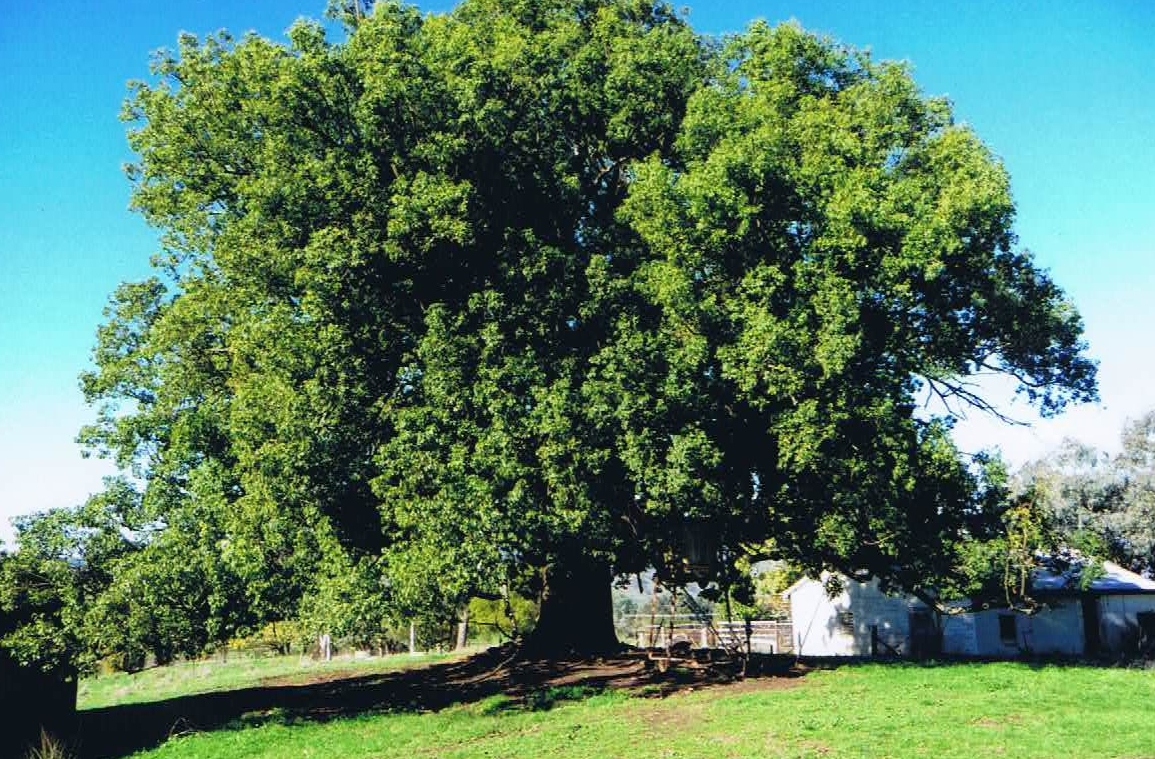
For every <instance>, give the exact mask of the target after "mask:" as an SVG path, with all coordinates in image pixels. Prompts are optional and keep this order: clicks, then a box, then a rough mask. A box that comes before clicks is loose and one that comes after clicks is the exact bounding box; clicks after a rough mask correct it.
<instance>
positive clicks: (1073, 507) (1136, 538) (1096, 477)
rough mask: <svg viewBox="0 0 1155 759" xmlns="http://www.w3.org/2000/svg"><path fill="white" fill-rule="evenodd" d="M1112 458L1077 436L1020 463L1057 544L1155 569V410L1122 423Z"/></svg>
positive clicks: (1133, 566) (1140, 569) (1147, 571)
mask: <svg viewBox="0 0 1155 759" xmlns="http://www.w3.org/2000/svg"><path fill="white" fill-rule="evenodd" d="M1120 443H1121V445H1120V452H1119V453H1118V454H1117V455H1114V456H1111V455H1109V454H1107V453H1105V452H1103V451H1100V450H1098V449H1096V448H1094V447H1092V446H1089V445H1086V444H1084V443H1080V442H1078V441H1076V440H1070V439H1069V440H1065V441H1064V442H1063V444H1062V445H1061V446H1060V447H1059V449H1058V450H1057V451H1055V452H1054V453H1052V454H1051V455H1049V456H1046V457H1044V458H1042V459H1040V460H1038V461H1034V462H1031V463H1030V464H1028V465H1026V466H1025V467H1023V469H1022V471H1021V472H1020V473H1019V477H1020V479H1021V480H1022V481H1023V483H1025V484H1026V485H1027V486H1029V487H1032V488H1034V489H1036V490H1037V491H1038V492H1039V493H1040V494H1041V496H1042V503H1043V506H1044V508H1045V510H1046V513H1047V515H1048V518H1049V519H1050V520H1051V523H1052V525H1053V529H1054V531H1055V532H1056V533H1057V535H1058V536H1059V539H1060V540H1061V542H1063V543H1064V544H1065V545H1067V546H1070V547H1072V548H1076V549H1079V550H1081V551H1083V552H1085V553H1088V554H1090V555H1094V556H1098V557H1099V558H1104V559H1111V560H1113V561H1117V562H1119V563H1120V564H1123V565H1124V566H1128V567H1130V568H1131V569H1133V570H1135V571H1137V572H1143V573H1145V574H1150V573H1151V572H1152V570H1153V569H1155V412H1148V413H1147V414H1144V415H1143V416H1141V417H1140V418H1138V419H1135V420H1132V421H1130V422H1128V423H1127V425H1126V426H1125V427H1124V429H1123V431H1122V434H1121V440H1120Z"/></svg>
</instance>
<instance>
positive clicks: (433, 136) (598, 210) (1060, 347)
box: [83, 0, 1095, 654]
mask: <svg viewBox="0 0 1155 759" xmlns="http://www.w3.org/2000/svg"><path fill="white" fill-rule="evenodd" d="M290 40H291V43H290V45H288V46H281V45H277V44H274V43H272V42H270V41H268V40H265V39H262V38H259V37H256V36H249V37H246V38H245V39H243V40H241V41H239V42H237V41H234V40H232V39H231V38H229V37H227V36H218V37H212V38H209V39H206V40H203V41H202V40H197V39H195V38H193V37H191V36H185V37H182V39H181V42H180V47H179V50H178V51H177V53H176V54H174V55H171V56H169V55H165V56H161V57H160V58H159V59H158V60H157V62H156V65H155V67H154V74H155V76H156V78H155V80H154V81H153V82H152V83H149V84H146V83H139V84H137V85H135V86H134V89H133V94H132V97H131V98H130V101H129V103H128V105H127V107H126V118H127V119H128V120H129V121H130V122H131V123H132V124H133V125H134V126H133V131H132V132H131V136H130V142H131V144H132V147H133V149H134V150H135V151H136V152H137V153H138V155H139V161H138V162H137V164H136V165H135V166H133V167H132V169H131V171H130V176H131V178H132V179H133V182H134V191H133V204H134V207H135V208H137V209H138V210H139V211H140V212H141V213H142V214H143V215H144V217H145V218H146V219H147V220H148V221H149V222H150V223H152V224H154V225H156V226H157V227H158V228H160V229H161V231H162V241H163V245H164V250H163V252H162V253H161V254H160V255H158V256H157V259H156V263H157V266H158V271H159V273H158V276H157V277H156V278H154V279H152V280H149V281H147V282H144V283H139V284H131V285H126V286H124V287H122V288H121V289H120V290H118V292H117V294H116V295H115V297H114V299H113V303H112V306H111V307H110V310H109V313H108V321H107V323H106V324H105V325H104V326H103V327H102V328H101V331H100V334H99V342H98V347H97V349H96V354H95V358H96V364H97V369H96V370H95V371H94V372H92V373H91V374H88V375H85V377H84V379H83V381H84V387H85V391H86V393H87V395H88V397H89V399H90V400H91V401H92V402H94V403H97V404H102V411H101V415H100V418H99V419H98V421H97V423H96V424H95V425H94V426H92V427H91V428H89V429H87V430H86V431H85V432H84V433H83V439H84V440H85V442H87V443H88V444H89V445H90V446H92V447H94V448H95V449H96V450H98V451H100V452H102V453H105V454H107V455H112V456H115V457H117V459H118V460H119V461H120V462H121V463H122V464H123V465H125V466H132V467H135V471H136V472H137V473H138V474H139V475H140V476H141V477H142V478H143V479H144V480H145V483H146V487H145V490H144V494H143V504H144V509H145V511H146V513H147V514H148V515H149V518H150V519H151V520H152V521H153V522H154V523H155V524H156V525H158V527H159V528H160V529H163V530H164V531H166V532H181V533H187V534H191V533H192V532H194V531H195V529H196V527H195V525H198V524H200V523H201V521H200V520H197V519H186V518H185V517H186V516H190V515H194V514H197V513H199V511H200V510H202V509H207V510H209V511H211V512H212V514H213V517H212V518H209V519H206V520H204V521H207V522H208V523H210V524H213V525H216V528H215V529H218V530H219V533H216V537H217V543H216V545H217V546H218V547H219V549H220V559H221V561H222V562H223V565H224V566H225V567H227V569H228V571H229V572H232V573H234V574H235V575H236V576H238V577H239V578H241V581H242V585H243V587H244V589H245V597H246V602H247V607H248V609H249V610H250V611H251V613H252V614H254V615H255V616H256V617H258V618H262V619H271V618H277V617H278V616H287V615H294V614H296V613H297V612H298V611H299V604H300V600H301V599H302V598H303V597H307V596H308V595H309V594H310V593H311V592H313V589H314V588H315V587H316V581H315V577H316V576H317V572H318V567H322V566H324V565H325V563H326V562H335V561H339V559H340V557H342V556H345V557H347V558H348V560H349V561H350V562H352V565H354V566H362V564H360V562H362V561H364V560H366V557H369V558H371V560H372V561H374V562H379V563H378V564H377V566H378V567H379V571H380V572H381V573H382V575H383V576H385V577H387V578H388V586H389V588H388V593H386V594H383V596H382V598H383V600H388V601H389V602H390V603H391V604H394V605H395V608H399V609H401V608H407V609H415V608H418V607H419V606H420V605H421V604H434V605H437V606H439V607H441V608H449V609H455V608H460V607H461V606H462V605H463V604H464V603H466V601H467V600H468V598H469V597H471V596H489V597H498V596H499V595H500V592H501V591H502V590H503V589H505V590H506V591H510V590H512V591H520V592H524V593H526V594H529V595H531V596H536V597H539V598H540V599H541V613H540V619H539V620H538V622H537V625H536V627H535V628H534V632H533V634H532V636H531V639H530V640H529V641H528V649H529V650H530V651H533V652H537V653H544V654H548V653H553V652H557V651H562V650H573V649H579V650H584V651H594V650H601V649H606V648H610V647H612V646H615V645H616V641H615V639H614V634H613V616H612V609H611V603H610V593H609V585H610V577H611V575H612V574H613V573H621V572H632V571H638V570H641V569H643V568H645V567H647V566H653V567H655V568H656V569H657V570H658V573H659V576H660V577H661V578H663V579H664V580H665V581H667V582H671V583H677V582H680V581H684V580H686V579H690V578H696V579H700V580H702V581H707V580H709V579H716V580H718V581H720V582H721V583H722V584H723V585H725V584H726V583H728V582H729V581H730V579H731V578H733V577H735V576H736V573H735V571H734V565H735V562H736V561H738V560H739V559H741V558H743V557H744V556H746V555H748V554H750V553H751V552H755V551H757V549H756V548H755V547H757V546H763V545H766V541H767V540H768V539H772V543H771V545H773V547H774V553H775V554H776V556H777V557H778V558H783V559H787V560H790V561H791V562H793V563H794V564H795V565H797V566H798V567H800V568H803V569H808V570H817V569H821V568H826V567H829V568H837V569H856V570H858V569H860V570H866V571H869V572H872V573H875V574H878V575H879V576H882V577H884V578H886V579H887V580H888V581H894V582H900V583H903V584H906V585H918V584H920V583H924V582H926V581H927V579H928V578H932V577H942V576H944V575H947V574H949V573H951V572H954V571H956V569H957V566H956V564H957V560H958V555H957V551H955V546H956V544H957V542H958V540H959V536H960V535H964V534H969V535H974V534H977V532H979V531H981V527H982V526H981V524H979V523H980V522H982V521H983V519H984V518H985V517H989V514H984V510H983V505H984V499H985V498H986V497H987V495H988V494H989V492H990V490H989V488H986V487H985V486H984V485H983V482H982V479H981V477H979V476H978V475H977V474H976V472H975V471H974V470H973V469H972V468H971V467H969V466H968V464H966V463H965V462H963V461H962V460H961V459H960V457H959V455H958V452H957V451H956V450H955V448H954V446H953V445H952V443H951V441H950V438H949V424H950V422H949V418H947V419H927V418H925V415H923V414H920V413H919V412H918V401H917V399H918V397H919V395H920V394H921V393H931V394H934V395H935V396H937V397H938V398H940V399H941V400H942V401H943V402H944V403H945V404H947V408H948V409H951V408H955V407H956V406H955V404H964V405H967V404H969V405H971V406H977V407H979V408H984V409H990V408H991V407H990V404H988V403H987V402H986V401H985V400H984V399H983V398H982V397H981V396H979V395H978V394H977V393H976V392H975V391H974V390H973V388H972V386H971V385H970V384H969V383H968V381H967V377H968V376H970V375H971V374H973V373H975V372H979V371H995V372H1001V373H1004V374H1008V375H1010V376H1012V377H1014V378H1015V379H1016V380H1017V382H1018V385H1019V391H1020V392H1021V393H1023V394H1024V395H1025V396H1026V397H1027V398H1029V399H1030V400H1031V401H1033V402H1035V403H1037V404H1038V405H1039V407H1040V409H1041V411H1042V412H1043V413H1044V414H1051V413H1056V412H1058V411H1059V410H1061V409H1062V408H1063V407H1064V405H1065V404H1066V403H1067V402H1069V401H1072V400H1076V401H1078V400H1086V399H1089V398H1093V397H1094V396H1095V379H1094V377H1095V371H1094V365H1093V364H1092V363H1091V362H1089V361H1088V360H1087V359H1086V358H1085V357H1084V356H1083V354H1082V351H1083V349H1084V345H1083V343H1082V342H1081V337H1080V333H1081V322H1080V319H1079V317H1078V314H1077V313H1076V311H1075V309H1074V308H1073V306H1072V305H1071V304H1070V303H1069V301H1068V300H1067V299H1066V298H1065V296H1064V295H1063V293H1062V292H1061V290H1059V288H1058V287H1057V286H1056V285H1055V284H1054V283H1053V282H1051V281H1050V279H1049V278H1048V277H1047V276H1046V274H1045V273H1043V272H1041V271H1040V270H1038V269H1037V268H1036V267H1035V266H1034V265H1033V263H1032V261H1031V258H1030V256H1029V255H1027V254H1025V253H1022V252H1019V251H1016V250H1015V249H1014V243H1015V240H1014V236H1013V233H1012V228H1011V225H1012V221H1013V215H1014V208H1013V204H1012V202H1011V198H1010V192H1009V182H1008V179H1007V176H1006V174H1005V172H1004V171H1003V169H1002V167H1001V165H1000V164H999V163H998V162H997V161H996V160H995V159H994V158H993V157H992V156H991V154H990V152H989V151H988V150H987V149H986V148H985V147H984V146H983V145H982V143H981V142H980V141H979V140H978V139H977V138H976V137H975V136H974V134H973V133H971V132H970V130H969V129H967V128H965V127H961V126H958V125H956V124H954V123H953V120H952V117H951V113H950V108H949V105H948V104H947V103H946V102H945V101H941V100H935V99H927V98H925V97H923V96H922V95H921V93H920V92H919V91H918V89H917V87H916V86H915V84H914V83H913V82H912V81H911V79H910V76H909V74H908V72H907V71H906V69H905V68H904V67H903V66H901V65H898V64H891V63H875V62H873V61H872V60H871V59H870V58H869V57H868V56H867V55H866V54H864V53H861V52H858V51H855V50H853V49H850V48H845V47H842V46H840V45H837V44H834V43H832V42H830V41H827V40H823V39H819V38H817V37H814V36H812V35H809V34H807V33H805V32H803V31H802V30H800V29H799V28H797V27H795V26H789V25H788V26H782V27H778V28H771V27H769V26H766V25H765V24H755V25H753V26H751V27H750V29H749V30H748V31H747V32H745V33H744V34H740V35H736V36H734V37H732V38H729V39H727V40H724V41H717V40H713V39H709V38H704V37H702V36H700V35H697V34H695V33H694V32H693V30H692V29H690V28H689V27H688V26H687V25H686V23H685V22H684V21H683V20H682V19H681V18H680V17H679V16H678V15H677V14H676V13H674V12H673V11H672V10H671V9H670V8H669V7H668V6H666V5H664V4H661V3H652V2H648V1H642V0H601V1H597V0H548V1H546V2H532V3H531V2H524V1H521V0H466V1H465V2H463V3H462V4H461V5H460V6H459V7H458V8H457V9H456V10H454V11H453V12H451V13H448V14H441V15H426V16H422V15H421V14H420V13H419V12H418V11H416V10H415V9H413V8H410V7H406V6H403V5H400V4H397V3H393V2H380V3H378V4H377V5H376V7H375V8H374V10H373V13H372V14H371V15H369V16H367V17H364V18H358V19H357V20H356V23H355V24H350V28H349V37H348V39H347V41H344V42H340V43H332V42H329V41H327V40H326V39H325V37H324V33H323V31H322V29H321V28H320V27H319V26H317V25H314V24H309V23H301V24H298V25H297V26H295V27H294V28H293V29H292V30H291V31H290ZM968 531H969V532H968ZM180 542H187V541H186V540H185V539H181V540H180ZM373 557H380V559H377V558H373ZM334 566H336V564H334ZM214 613H215V612H214Z"/></svg>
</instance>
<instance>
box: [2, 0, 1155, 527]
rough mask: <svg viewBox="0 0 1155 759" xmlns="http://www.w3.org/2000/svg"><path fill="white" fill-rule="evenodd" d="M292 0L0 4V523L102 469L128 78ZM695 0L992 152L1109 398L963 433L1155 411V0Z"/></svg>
mask: <svg viewBox="0 0 1155 759" xmlns="http://www.w3.org/2000/svg"><path fill="white" fill-rule="evenodd" d="M298 3H299V4H298ZM298 3H294V2H292V1H291V0H290V1H286V0H280V1H279V2H272V1H271V0H246V1H245V2H244V3H214V2H207V1H204V0H169V2H166V3H155V2H150V3H145V2H143V1H142V0H122V1H121V2H118V3H115V4H110V3H93V2H91V1H89V2H79V1H78V0H61V1H60V2H54V3H44V2H33V0H0V166H2V168H0V389H2V392H0V522H6V521H7V517H9V516H11V515H13V514H19V513H27V512H31V511H39V510H43V509H46V508H50V507H53V506H62V505H71V504H75V503H78V502H80V501H82V500H83V499H84V498H85V497H86V496H87V494H88V493H89V492H91V491H93V490H95V489H98V488H99V486H100V478H101V476H102V475H104V474H106V473H108V472H109V471H110V470H109V468H108V466H107V465H106V464H104V463H102V462H94V461H83V460H81V458H80V456H79V450H78V448H77V446H76V445H75V444H74V443H73V439H74V437H75V435H76V431H77V429H78V427H79V426H80V425H81V424H83V423H84V422H86V421H88V420H89V419H91V417H92V412H91V411H90V410H88V409H86V408H85V406H84V404H83V402H82V400H81V398H80V393H79V391H78V389H77V383H76V375H77V373H78V372H79V371H80V370H81V369H82V368H84V367H85V366H86V365H87V363H88V356H89V350H90V348H91V346H92V343H93V339H94V338H93V334H94V330H95V328H96V325H97V324H98V322H99V321H100V318H101V309H102V307H103V305H104V303H105V301H106V298H107V296H108V294H109V293H110V292H111V291H112V289H113V288H114V287H115V286H116V284H117V283H118V282H120V281H123V280H126V279H134V278H139V277H141V276H144V275H145V274H146V273H147V270H148V268H147V261H148V257H149V255H150V254H151V253H152V252H154V250H155V248H156V242H155V240H156V236H155V234H154V233H153V232H152V231H151V230H149V229H148V228H147V227H145V225H144V224H143V223H142V222H141V221H140V220H139V219H137V218H136V217H135V216H133V215H132V214H130V213H129V212H128V211H127V203H128V183H127V181H126V180H125V179H124V178H123V176H122V174H121V171H120V166H121V164H122V163H123V162H124V161H126V160H128V159H129V158H130V155H129V153H128V149H127V146H126V144H125V139H124V128H123V125H122V124H120V123H119V121H118V120H117V114H118V110H119V106H120V102H121V100H122V99H123V96H124V93H125V83H126V81H127V80H129V79H132V78H143V77H145V76H146V75H147V64H148V59H149V53H150V51H152V50H154V49H156V48H158V47H163V46H171V45H173V44H174V43H175V40H176V36H177V33H178V32H179V31H181V30H187V31H191V32H195V33H198V34H204V33H207V32H210V31H214V30H217V29H220V28H222V27H223V28H228V29H230V30H231V31H233V32H235V33H240V32H244V31H247V30H250V29H254V30H256V31H258V32H260V33H261V34H264V35H267V36H271V37H275V38H283V32H284V30H285V29H286V28H287V27H288V26H289V24H291V23H292V21H293V20H294V19H296V18H297V17H299V16H314V17H316V16H319V15H320V14H321V12H322V10H323V9H324V0H313V1H312V2H309V3H301V2H300V0H298ZM420 5H421V7H422V8H424V9H426V10H430V11H441V10H445V9H447V8H448V7H450V6H451V5H452V3H448V2H425V3H420ZM689 6H690V21H691V23H693V25H694V26H695V27H696V28H697V29H699V30H700V31H706V32H713V33H720V32H725V31H733V30H738V29H741V28H742V27H744V26H745V25H746V24H747V23H748V22H749V21H750V20H752V19H754V18H764V19H767V20H769V21H772V22H776V21H783V20H787V19H791V18H793V19H797V20H798V21H800V22H801V23H802V24H803V25H804V26H806V27H808V28H811V29H814V30H817V31H820V32H823V33H827V34H830V35H831V36H834V37H836V38H838V39H840V40H842V41H843V42H847V43H850V44H853V45H856V46H859V47H868V48H870V49H871V50H872V51H873V52H874V54H875V56H876V57H878V58H890V59H905V60H908V61H910V62H911V63H912V64H913V66H914V73H915V78H916V79H917V81H918V82H919V84H920V85H921V86H922V88H923V89H924V91H925V92H927V93H928V94H934V95H947V96H948V97H950V98H951V99H952V100H953V102H954V104H955V108H956V113H957V116H958V118H959V119H960V120H962V121H965V122H968V123H970V124H972V125H973V126H974V127H975V129H976V130H977V132H978V133H979V135H980V136H982V138H983V139H984V140H985V141H986V142H987V144H988V145H990V146H991V147H992V149H993V150H994V151H995V152H996V153H997V154H998V155H1000V156H1001V157H1002V158H1003V160H1004V161H1005V162H1006V165H1007V167H1008V169H1009V170H1010V173H1011V176H1012V179H1013V186H1014V191H1015V196H1016V200H1017V202H1018V207H1019V221H1018V225H1017V228H1018V232H1019V236H1020V240H1021V242H1022V244H1023V245H1024V246H1025V247H1028V248H1030V249H1031V250H1033V251H1034V252H1035V253H1036V255H1037V258H1038V261H1039V263H1040V264H1041V265H1043V266H1045V267H1047V268H1049V269H1050V270H1051V271H1052V273H1053V274H1054V276H1055V278H1056V279H1057V280H1058V281H1059V282H1060V283H1061V284H1062V285H1063V286H1064V287H1065V288H1066V289H1067V291H1068V292H1069V293H1070V294H1071V295H1072V296H1073V297H1074V299H1075V301H1076V303H1077V304H1078V306H1079V308H1080V309H1081V310H1082V312H1083V315H1084V317H1085V319H1086V323H1087V335H1088V338H1089V339H1090V340H1091V344H1092V345H1091V347H1092V353H1093V355H1094V356H1095V357H1097V358H1098V359H1099V360H1100V362H1101V387H1102V395H1103V404H1102V406H1101V407H1094V408H1082V409H1079V410H1076V411H1075V412H1073V413H1069V414H1067V415H1066V416H1064V417H1063V418H1062V419H1060V420H1058V421H1055V422H1047V423H1043V424H1038V425H1035V426H1034V427H1033V428H1031V429H1029V430H1021V429H1016V430H1008V429H1005V428H1003V427H1001V426H999V425H997V424H995V423H993V422H991V421H990V420H981V419H979V420H972V421H970V422H968V423H965V424H963V425H962V426H961V428H960V430H959V433H958V437H959V440H960V442H961V444H962V445H963V446H964V447H966V448H967V449H976V448H979V447H986V446H992V445H999V446H1001V447H1002V448H1003V450H1004V451H1005V453H1006V454H1007V455H1008V457H1009V458H1011V459H1012V460H1013V461H1016V462H1020V461H1023V460H1025V459H1028V458H1031V457H1034V456H1038V455H1041V454H1042V453H1044V452H1045V451H1046V450H1047V449H1048V448H1049V447H1051V446H1053V445H1054V444H1055V443H1057V442H1058V441H1059V440H1060V439H1061V438H1062V437H1063V436H1064V435H1076V436H1079V437H1082V438H1084V439H1086V440H1088V441H1090V442H1093V443H1096V444H1099V445H1102V446H1109V445H1111V444H1112V443H1113V441H1114V439H1115V438H1116V437H1117V433H1118V429H1119V427H1120V425H1121V424H1122V422H1123V420H1124V419H1125V418H1127V417H1134V416H1136V415H1138V414H1140V413H1143V412H1144V411H1146V410H1148V409H1149V408H1151V407H1155V392H1152V391H1150V390H1149V389H1148V382H1149V381H1150V380H1151V378H1152V377H1155V360H1153V359H1152V357H1151V352H1150V339H1149V337H1148V331H1149V329H1150V327H1151V325H1152V323H1153V322H1155V319H1153V317H1155V306H1153V305H1152V303H1153V301H1155V297H1153V295H1155V77H1153V76H1152V71H1155V3H1147V2H1133V1H1120V2H1097V3H1091V2H1086V3H1074V2H1060V1H1059V0H1050V1H1049V2H1045V3H1044V2H1030V3H1027V2H1008V0H998V1H997V2H996V1H991V2H973V3H970V2H968V3H966V4H956V3H945V2H943V3H930V2H926V1H925V0H909V1H908V0H902V1H899V0H880V1H870V2H868V1H866V0H862V1H860V2H849V1H847V2H813V1H811V2H806V3H786V2H777V1H775V2H726V3H724V4H723V3H706V2H698V3H694V2H690V3H689ZM1007 408H1008V410H1009V411H1011V413H1017V414H1019V415H1020V416H1024V417H1027V416H1029V415H1028V414H1027V413H1026V412H1025V411H1024V410H1023V409H1021V408H1019V407H1014V406H1008V407H1007ZM7 534H9V531H8V529H7V526H6V525H4V526H0V537H4V536H5V535H7Z"/></svg>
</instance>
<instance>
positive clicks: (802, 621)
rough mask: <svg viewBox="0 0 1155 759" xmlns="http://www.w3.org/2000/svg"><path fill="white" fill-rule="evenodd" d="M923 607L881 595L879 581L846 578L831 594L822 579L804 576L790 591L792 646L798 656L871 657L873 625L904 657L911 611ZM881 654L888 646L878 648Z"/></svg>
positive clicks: (906, 648)
mask: <svg viewBox="0 0 1155 759" xmlns="http://www.w3.org/2000/svg"><path fill="white" fill-rule="evenodd" d="M925 608H926V607H925V605H923V604H922V603H921V602H920V601H917V600H915V599H912V598H905V597H902V596H890V595H887V594H885V593H883V592H882V591H881V590H879V587H878V582H877V580H872V581H871V582H869V583H860V582H855V581H853V580H844V587H843V590H842V592H841V593H839V594H838V595H837V596H835V597H834V598H830V597H829V596H828V595H827V594H826V588H825V586H824V585H823V584H822V583H821V582H819V581H817V580H804V581H803V582H801V583H799V584H797V585H795V587H794V588H793V589H792V590H791V591H790V615H791V620H792V622H793V624H794V650H795V652H796V653H798V654H799V655H800V656H869V655H870V653H871V650H870V644H871V627H877V628H878V637H879V640H881V641H883V642H885V643H886V644H887V645H889V646H890V647H891V648H893V649H895V650H896V651H897V652H898V653H899V654H901V655H903V656H905V655H907V654H909V653H910V613H911V610H912V609H920V610H921V609H925ZM846 612H849V613H850V617H849V619H846V618H845V616H844V615H845V614H846ZM844 621H848V622H849V629H848V628H847V626H846V625H844ZM879 653H880V654H884V653H886V650H885V649H884V648H882V647H880V650H879Z"/></svg>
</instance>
